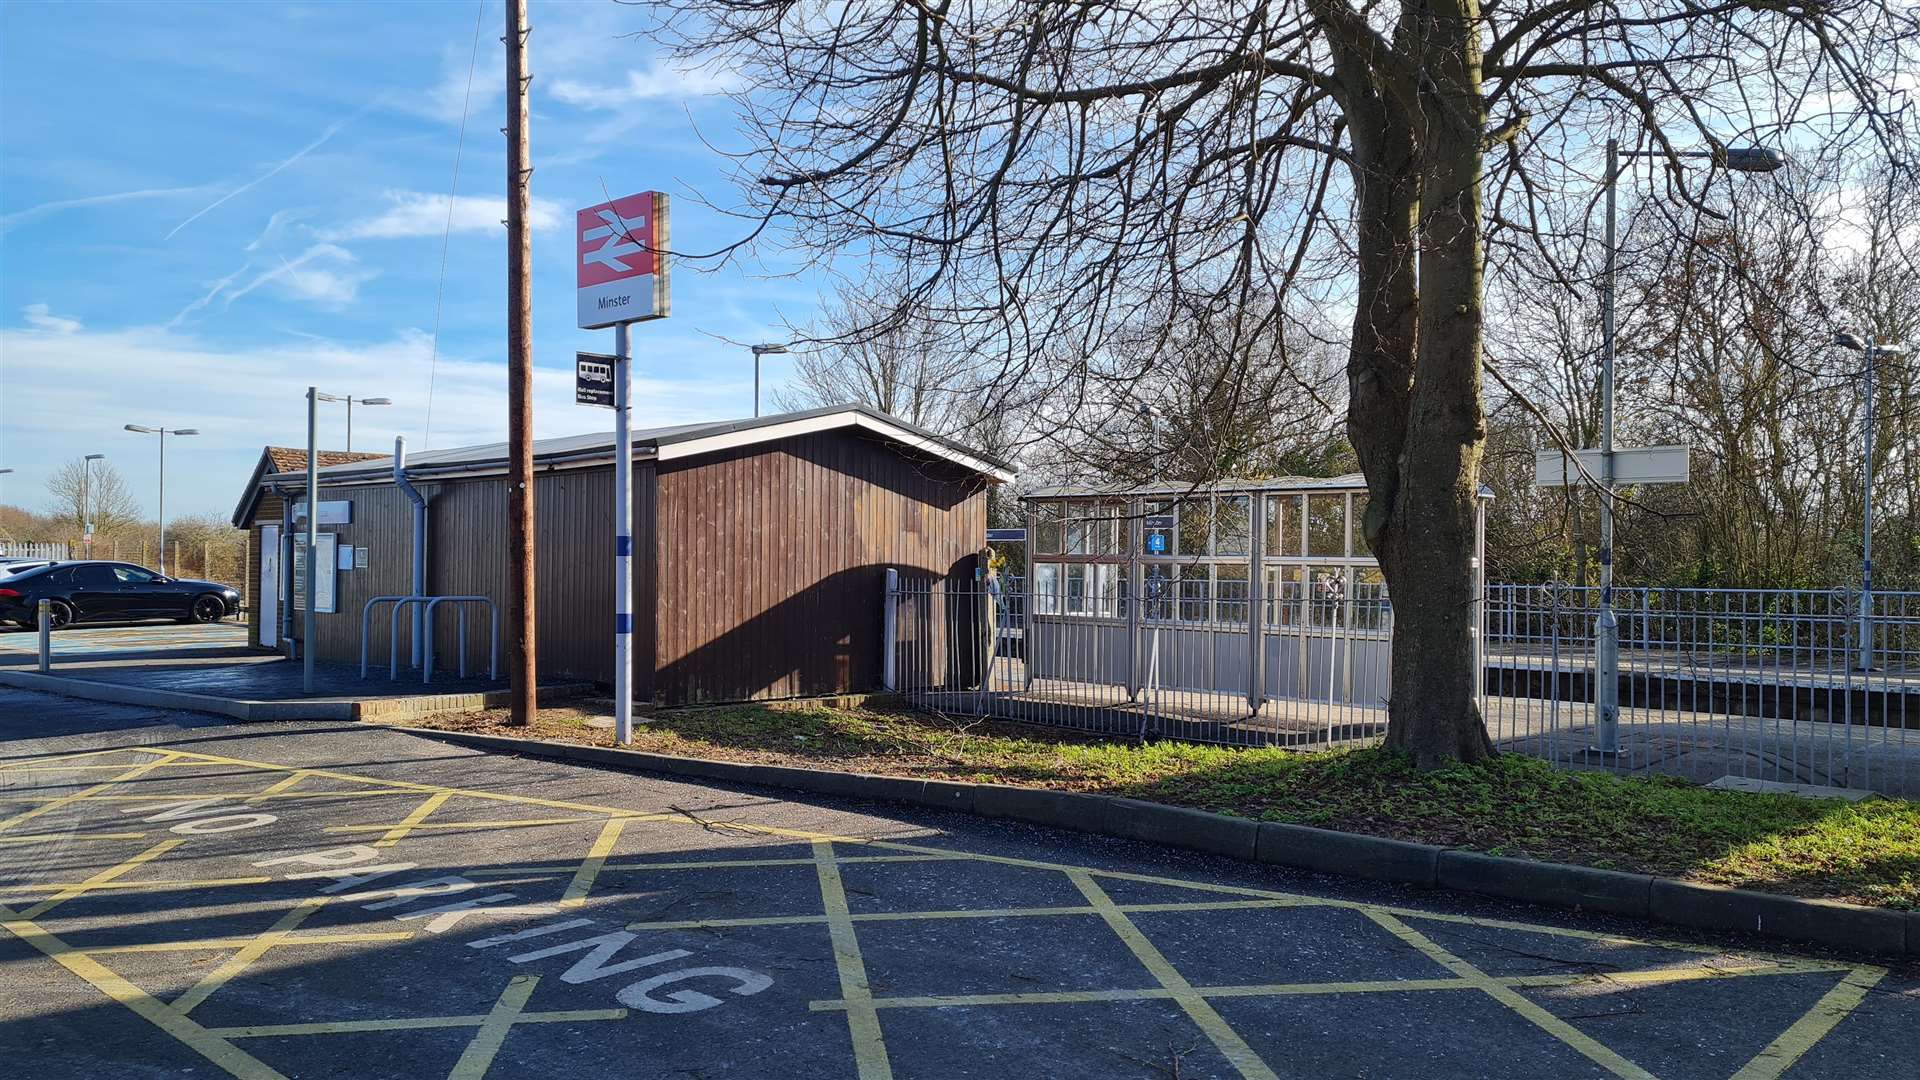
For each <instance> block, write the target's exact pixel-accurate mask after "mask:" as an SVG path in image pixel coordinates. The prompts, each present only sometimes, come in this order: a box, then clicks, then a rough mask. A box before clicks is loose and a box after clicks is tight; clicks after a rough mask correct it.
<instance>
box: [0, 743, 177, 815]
mask: <svg viewBox="0 0 1920 1080" xmlns="http://www.w3.org/2000/svg"><path fill="white" fill-rule="evenodd" d="M171 760H173V759H172V758H171V757H163V758H156V759H154V760H153V761H148V762H143V763H141V764H139V765H135V766H134V767H133V768H131V769H123V770H122V771H121V773H120V775H119V776H116V777H114V778H113V779H111V780H108V781H106V782H105V783H100V784H95V785H94V786H92V787H90V788H87V789H86V790H85V791H76V792H74V793H73V794H71V795H62V796H60V797H59V798H57V799H55V800H53V801H52V802H49V803H42V804H40V805H39V806H36V807H34V808H33V809H31V810H26V811H22V812H21V813H18V814H15V815H13V816H12V817H10V818H8V819H6V820H5V821H0V832H5V831H7V830H8V829H11V828H13V827H14V826H15V825H18V824H20V823H21V822H23V821H31V820H32V819H34V818H37V817H39V816H40V815H42V814H50V813H52V812H53V811H55V810H58V809H60V808H61V807H63V806H72V805H73V804H74V803H77V802H79V801H80V800H82V799H89V798H92V797H93V796H95V795H98V794H100V793H101V792H103V791H106V790H108V789H109V788H111V787H113V785H115V784H121V783H125V782H126V781H128V780H133V779H135V778H137V777H140V776H143V775H145V774H146V773H148V772H151V771H153V770H154V769H157V768H159V767H160V766H162V765H165V764H166V763H167V762H169V761H171ZM112 767H113V768H119V766H117V765H116V766H112Z"/></svg>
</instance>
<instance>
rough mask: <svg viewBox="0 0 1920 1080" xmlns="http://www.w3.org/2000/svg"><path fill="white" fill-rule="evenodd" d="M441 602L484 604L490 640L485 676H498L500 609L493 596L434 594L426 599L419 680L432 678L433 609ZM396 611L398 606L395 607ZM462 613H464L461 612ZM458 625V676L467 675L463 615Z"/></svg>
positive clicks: (490, 677)
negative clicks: (424, 629)
mask: <svg viewBox="0 0 1920 1080" xmlns="http://www.w3.org/2000/svg"><path fill="white" fill-rule="evenodd" d="M441 604H485V605H487V621H488V623H489V627H488V629H489V631H490V633H491V636H492V640H491V642H490V643H489V645H488V649H487V678H489V679H498V678H499V677H500V609H498V608H496V607H494V606H493V598H492V597H488V596H436V597H433V598H432V599H429V600H428V601H427V629H426V637H427V651H426V654H425V655H424V656H423V657H421V664H420V681H421V682H422V683H427V682H431V681H432V680H433V616H434V609H435V608H437V607H439V606H440V605H441ZM394 610H395V611H398V610H399V608H397V607H396V608H395V609H394ZM463 614H464V613H463ZM459 626H460V677H461V678H463V679H464V678H466V677H467V620H466V619H465V618H464V617H463V618H461V620H460V623H459Z"/></svg>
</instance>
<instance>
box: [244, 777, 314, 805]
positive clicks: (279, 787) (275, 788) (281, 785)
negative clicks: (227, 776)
mask: <svg viewBox="0 0 1920 1080" xmlns="http://www.w3.org/2000/svg"><path fill="white" fill-rule="evenodd" d="M310 775H312V774H311V773H308V772H305V771H301V772H297V773H289V774H287V775H286V776H285V777H283V778H281V779H279V780H276V781H274V782H273V783H272V784H271V785H269V786H268V787H267V788H266V790H264V791H262V792H260V794H258V795H255V796H253V797H252V798H250V799H248V800H247V802H248V803H257V802H259V801H260V800H261V799H271V798H273V797H274V796H275V795H278V794H280V793H281V792H284V791H286V790H287V789H288V788H290V787H292V786H294V785H295V784H298V783H299V782H300V781H302V780H305V779H306V778H307V777H308V776H310Z"/></svg>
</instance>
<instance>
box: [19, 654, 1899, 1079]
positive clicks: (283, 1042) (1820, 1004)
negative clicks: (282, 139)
mask: <svg viewBox="0 0 1920 1080" xmlns="http://www.w3.org/2000/svg"><path fill="white" fill-rule="evenodd" d="M116 710H119V711H116ZM0 739H4V740H6V741H4V742H0V800H4V801H0V851H4V852H6V859H5V860H4V862H0V883H3V884H0V907H4V912H0V928H4V930H5V933H4V934H0V1060H5V1061H8V1062H10V1063H15V1064H16V1066H17V1063H21V1062H24V1063H26V1065H27V1068H26V1071H25V1072H24V1073H21V1075H30V1076H34V1077H49V1078H51V1077H95V1076H104V1075H112V1076H138V1077H149V1076H151V1077H177V1076H189V1075H192V1076H205V1075H209V1074H212V1075H223V1074H224V1075H233V1076H240V1077H276V1076H284V1077H365V1076H378V1077H387V1076H392V1077H403V1076H404V1077H416V1076H438V1075H446V1076H454V1077H478V1076H489V1077H534V1076H561V1075H572V1074H574V1073H577V1072H582V1071H590V1072H592V1073H593V1074H595V1075H609V1076H625V1075H633V1076H648V1077H721V1076H752V1077H805V1078H814V1077H835V1076H844V1077H855V1078H860V1080H871V1078H876V1077H902V1078H905V1077H929V1078H931V1077H983V1076H1034V1077H1083V1076H1084V1077H1133V1076H1139V1077H1189V1078H1190V1077H1216V1076H1218V1077H1234V1076H1244V1077H1347V1076H1351V1077H1363V1076H1364V1077H1423V1078H1424V1077H1451V1076H1474V1077H1479V1076H1487V1077H1528V1078H1533V1077H1545V1076H1552V1077H1587V1076H1592V1077H1608V1076H1618V1077H1653V1076H1658V1077H1675V1078H1694V1077H1703V1078H1704V1077H1739V1078H1741V1080H1762V1078H1766V1077H1776V1076H1790V1077H1835V1078H1838V1077H1848V1078H1875V1077H1890V1078H1891V1077H1902V1078H1904V1077H1909V1076H1911V1075H1913V1072H1912V1068H1913V1063H1914V1062H1915V1061H1916V1060H1920V978H1916V973H1915V972H1914V971H1912V970H1911V969H1910V968H1902V967H1893V968H1889V967H1888V966H1886V965H1884V964H1881V963H1877V962H1870V961H1868V960H1865V959H1863V958H1859V957H1847V956H1836V955H1822V954H1815V953H1801V952H1794V951H1792V950H1779V949H1761V948H1757V947H1754V946H1752V945H1751V944H1749V943H1746V942H1741V941H1730V940H1720V939H1711V938H1678V937H1675V936H1674V935H1671V934H1667V933H1663V932H1659V931H1656V930H1655V929H1654V928H1650V927H1647V926H1642V925H1637V924H1632V923H1624V922H1616V921H1607V920H1599V919H1592V918H1583V917H1580V916H1576V915H1569V914H1565V913H1555V912H1547V911H1543V910H1539V909H1529V908H1524V907H1518V906H1507V905H1495V904H1491V903H1487V902H1481V901H1469V900H1465V899H1459V898H1453V897H1451V896H1449V895H1447V894H1442V893H1432V892H1415V891H1405V890H1398V889H1393V888H1388V887H1383V886H1373V885H1366V884H1360V883H1355V882H1349V881H1343V880H1337V879H1330V878H1317V877H1313V876H1309V875H1300V874H1292V873H1287V872H1284V871H1278V870H1275V869H1272V868H1264V867H1253V866H1248V865H1245V864H1239V863H1234V862H1231V861H1228V860H1219V859H1212V858H1207V857H1204V856H1198V855H1189V854H1186V853H1179V852H1173V851H1169V850H1166V849H1161V848H1156V847H1153V846H1151V845H1143V844H1138V843H1133V842H1123V841H1116V840H1107V839H1102V838H1095V837H1088V836H1082V835H1078V834H1071V833H1061V832H1055V831H1051V830H1045V829H1037V828H1031V827H1026V826H1016V825H1010V824H1007V823H1000V822H992V821H985V820H981V819H976V818H972V817H967V816H961V815H946V814H938V813H928V812H920V811H909V810H906V809H903V808H900V807H894V806H886V805H879V804H860V803H852V802H841V801H834V800H825V799H812V798H808V799H806V800H805V801H801V800H797V799H793V798H789V797H785V796H782V795H780V794H778V793H775V792H771V791H766V790H751V789H735V788H727V787H719V786H706V785H695V784H687V783H681V782H674V781H667V780H661V779H656V778H651V777H644V776H636V775H629V774H624V773H617V772H611V771H602V770H596V769H588V768H581V767H576V766H571V765H562V764H557V763H551V762H544V761H539V760H533V759H524V758H514V757H506V756H499V755H487V754H480V753H475V752H470V751H466V750H462V749H456V748H452V747H449V746H446V745H443V744H439V743H435V742H429V741H425V740H420V739H416V738H413V737H410V736H407V735H403V734H400V733H395V732H390V731H385V730H381V729H377V728H368V727H356V726H348V725H248V726H218V725H213V724H211V723H207V722H204V721H201V720H198V719H195V718H193V717H190V716H186V715H184V714H156V713H152V712H151V711H150V710H149V711H142V710H137V709H126V708H123V707H118V706H103V705H84V704H79V703H70V702H65V701H61V700H59V699H54V698H47V697H42V696H39V695H33V694H25V693H20V692H11V691H4V690H0Z"/></svg>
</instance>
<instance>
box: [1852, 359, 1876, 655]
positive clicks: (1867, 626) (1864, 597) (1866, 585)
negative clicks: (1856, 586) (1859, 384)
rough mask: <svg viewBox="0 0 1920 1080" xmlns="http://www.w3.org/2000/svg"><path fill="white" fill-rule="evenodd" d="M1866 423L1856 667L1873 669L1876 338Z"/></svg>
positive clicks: (1862, 438) (1862, 453) (1862, 449)
mask: <svg viewBox="0 0 1920 1080" xmlns="http://www.w3.org/2000/svg"><path fill="white" fill-rule="evenodd" d="M1863 352H1864V353H1865V355H1866V358H1867V376H1866V422H1865V424H1864V425H1862V427H1863V430H1862V431H1861V435H1860V640H1859V646H1858V648H1857V649H1856V650H1855V653H1856V655H1855V661H1856V665H1857V666H1856V670H1859V671H1872V670H1873V377H1874V374H1875V372H1874V369H1873V361H1874V357H1875V349H1874V345H1873V340H1872V339H1871V338H1869V339H1868V340H1867V347H1866V349H1865V350H1863Z"/></svg>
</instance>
